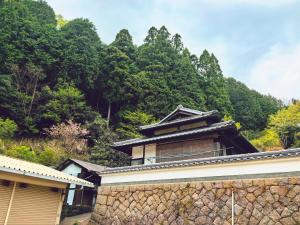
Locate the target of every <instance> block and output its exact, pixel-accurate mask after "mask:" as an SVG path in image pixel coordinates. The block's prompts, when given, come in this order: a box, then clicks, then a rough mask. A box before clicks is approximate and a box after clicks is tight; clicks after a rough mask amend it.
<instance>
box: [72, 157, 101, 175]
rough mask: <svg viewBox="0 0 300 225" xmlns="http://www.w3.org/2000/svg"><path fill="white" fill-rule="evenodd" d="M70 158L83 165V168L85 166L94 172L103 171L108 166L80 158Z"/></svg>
mask: <svg viewBox="0 0 300 225" xmlns="http://www.w3.org/2000/svg"><path fill="white" fill-rule="evenodd" d="M70 160H71V161H73V162H75V163H77V164H78V165H80V166H82V167H83V168H85V169H87V170H89V171H93V172H102V171H103V170H104V169H105V168H107V167H105V166H101V165H97V164H93V163H90V162H86V161H82V160H79V159H70Z"/></svg>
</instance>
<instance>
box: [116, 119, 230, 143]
mask: <svg viewBox="0 0 300 225" xmlns="http://www.w3.org/2000/svg"><path fill="white" fill-rule="evenodd" d="M234 123H235V122H234V121H225V122H220V123H214V124H211V125H210V126H207V127H202V128H198V129H193V130H188V131H183V132H178V133H173V134H166V135H161V136H157V137H150V138H135V139H130V140H125V141H119V142H115V143H114V144H113V145H112V147H121V146H129V145H133V144H141V143H149V142H152V141H157V140H164V139H169V138H174V137H182V136H186V135H191V134H199V133H207V132H210V131H215V130H220V129H224V128H228V127H232V126H234Z"/></svg>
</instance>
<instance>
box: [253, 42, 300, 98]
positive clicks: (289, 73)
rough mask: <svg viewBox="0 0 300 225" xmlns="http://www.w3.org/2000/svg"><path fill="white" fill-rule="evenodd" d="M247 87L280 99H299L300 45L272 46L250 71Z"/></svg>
mask: <svg viewBox="0 0 300 225" xmlns="http://www.w3.org/2000/svg"><path fill="white" fill-rule="evenodd" d="M249 86H250V87H252V88H254V89H256V90H258V91H260V92H262V93H265V94H271V95H274V96H276V97H278V98H282V99H286V98H288V99H291V98H300V43H299V44H297V45H294V46H284V45H280V44H277V45H275V46H273V47H272V48H271V49H270V51H269V52H268V53H267V54H265V55H264V56H263V57H262V58H261V59H260V60H258V61H257V63H255V65H254V67H253V69H252V70H251V71H250V83H249Z"/></svg>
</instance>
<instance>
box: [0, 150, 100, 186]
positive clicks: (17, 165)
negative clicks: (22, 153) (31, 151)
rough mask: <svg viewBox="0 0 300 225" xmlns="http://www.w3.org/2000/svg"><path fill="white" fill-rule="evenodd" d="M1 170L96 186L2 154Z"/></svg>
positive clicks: (0, 158) (0, 156)
mask: <svg viewBox="0 0 300 225" xmlns="http://www.w3.org/2000/svg"><path fill="white" fill-rule="evenodd" d="M1 171H3V172H8V173H14V174H20V175H25V176H29V177H36V178H41V179H45V180H53V181H58V182H62V183H69V184H77V185H82V186H87V187H94V184H92V183H90V182H88V181H85V180H83V179H79V178H77V177H74V176H71V175H69V174H67V173H63V172H60V171H58V170H55V169H53V168H50V167H47V166H43V165H41V164H37V163H32V162H27V161H23V160H20V159H15V158H11V157H7V156H3V155H0V172H1Z"/></svg>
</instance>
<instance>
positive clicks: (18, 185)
mask: <svg viewBox="0 0 300 225" xmlns="http://www.w3.org/2000/svg"><path fill="white" fill-rule="evenodd" d="M69 184H74V185H77V186H78V187H82V186H87V187H93V186H94V185H93V184H92V183H90V182H88V181H85V180H82V179H79V178H77V177H73V176H71V175H69V174H66V173H62V172H60V171H57V170H55V169H53V168H50V167H47V166H43V165H39V164H36V163H31V162H26V161H23V160H19V159H14V158H10V157H7V156H3V155H0V225H33V224H49V225H50V224H51V225H54V224H56V225H58V224H59V221H60V215H61V209H62V204H63V199H64V196H65V192H66V188H67V185H69Z"/></svg>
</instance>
